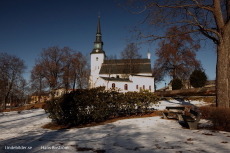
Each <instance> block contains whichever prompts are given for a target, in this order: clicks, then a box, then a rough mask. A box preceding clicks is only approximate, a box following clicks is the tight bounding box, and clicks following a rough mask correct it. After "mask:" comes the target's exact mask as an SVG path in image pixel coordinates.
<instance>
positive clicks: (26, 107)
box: [3, 102, 45, 112]
mask: <svg viewBox="0 0 230 153" xmlns="http://www.w3.org/2000/svg"><path fill="white" fill-rule="evenodd" d="M44 104H45V103H44V102H41V103H36V104H30V105H27V106H21V107H15V108H12V109H6V110H3V112H10V111H23V110H30V109H38V108H42V106H43V105H44Z"/></svg>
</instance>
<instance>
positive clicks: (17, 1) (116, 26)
mask: <svg viewBox="0 0 230 153" xmlns="http://www.w3.org/2000/svg"><path fill="white" fill-rule="evenodd" d="M99 12H100V16H101V31H102V41H103V42H104V46H103V47H104V50H105V52H106V55H115V54H116V55H117V57H118V58H119V56H120V52H121V51H122V50H123V49H124V48H125V46H126V44H127V41H126V39H129V38H130V37H131V36H132V35H133V33H131V32H129V30H130V27H131V26H134V25H136V24H137V23H138V21H140V20H142V19H144V16H143V15H135V14H130V13H128V12H127V11H125V10H124V9H122V8H120V7H118V6H117V5H116V3H115V2H114V1H113V0H0V52H7V53H9V54H14V55H17V56H18V57H20V58H21V59H23V60H24V61H25V64H26V65H27V67H28V69H27V70H26V74H25V77H26V78H29V75H30V70H31V69H32V67H33V66H34V62H35V59H36V58H38V56H39V54H40V52H41V51H42V48H48V47H52V46H55V45H58V46H59V47H60V48H62V47H64V46H68V47H70V48H71V49H73V50H76V51H80V52H82V53H83V54H87V55H88V56H90V52H91V51H92V49H93V42H94V41H95V34H96V27H97V21H98V13H99ZM157 44H158V43H157V42H156V43H152V44H150V45H149V44H142V45H141V46H140V47H141V48H140V50H139V51H140V53H141V54H142V57H143V58H146V57H147V55H146V54H147V52H148V50H149V51H150V53H151V61H152V65H153V63H154V61H155V60H156V57H155V55H154V53H155V50H156V48H157V47H158V45H157ZM197 59H199V60H201V62H202V65H203V67H204V69H205V72H206V74H207V75H208V79H210V80H212V79H215V65H216V53H215V49H214V45H212V44H211V43H210V42H207V43H206V44H205V45H204V44H202V48H201V49H200V51H199V52H198V53H197ZM169 81H170V79H169V77H167V78H166V83H168V82H169ZM164 83H165V82H162V84H160V85H159V86H158V88H159V87H163V86H164Z"/></svg>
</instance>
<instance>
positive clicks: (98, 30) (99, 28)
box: [96, 13, 102, 42]
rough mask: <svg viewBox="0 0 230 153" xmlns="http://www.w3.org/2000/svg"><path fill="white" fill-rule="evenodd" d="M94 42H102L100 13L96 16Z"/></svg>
mask: <svg viewBox="0 0 230 153" xmlns="http://www.w3.org/2000/svg"><path fill="white" fill-rule="evenodd" d="M96 42H102V41H101V24H100V13H99V15H98V23H97V33H96Z"/></svg>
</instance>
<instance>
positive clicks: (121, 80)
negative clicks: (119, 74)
mask: <svg viewBox="0 0 230 153" xmlns="http://www.w3.org/2000/svg"><path fill="white" fill-rule="evenodd" d="M101 78H102V79H104V80H106V81H119V82H132V81H130V80H129V79H126V78H114V77H111V78H110V77H101Z"/></svg>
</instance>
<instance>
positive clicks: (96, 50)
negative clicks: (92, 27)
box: [91, 13, 104, 54]
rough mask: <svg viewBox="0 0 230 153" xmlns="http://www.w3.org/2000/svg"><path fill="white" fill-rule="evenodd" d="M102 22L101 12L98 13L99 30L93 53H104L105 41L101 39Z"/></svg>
mask: <svg viewBox="0 0 230 153" xmlns="http://www.w3.org/2000/svg"><path fill="white" fill-rule="evenodd" d="M101 37H102V36H101V23H100V13H99V15H98V23H97V31H96V40H95V42H94V48H93V50H92V52H91V54H92V53H104V51H103V42H102V40H101Z"/></svg>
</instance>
